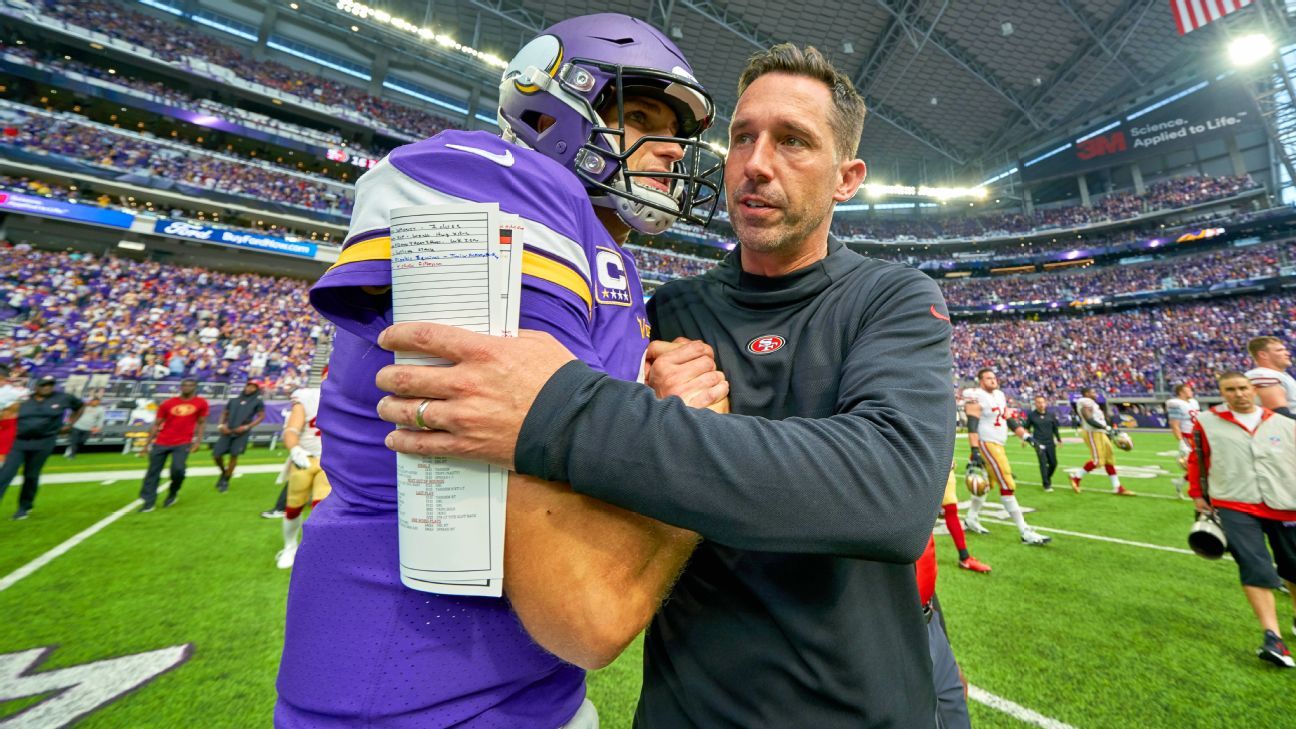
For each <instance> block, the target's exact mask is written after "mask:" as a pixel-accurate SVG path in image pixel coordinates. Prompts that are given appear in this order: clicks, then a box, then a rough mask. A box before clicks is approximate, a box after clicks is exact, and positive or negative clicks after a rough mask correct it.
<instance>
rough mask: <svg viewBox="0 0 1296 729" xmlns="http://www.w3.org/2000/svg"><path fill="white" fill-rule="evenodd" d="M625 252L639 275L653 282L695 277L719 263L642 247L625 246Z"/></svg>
mask: <svg viewBox="0 0 1296 729" xmlns="http://www.w3.org/2000/svg"><path fill="white" fill-rule="evenodd" d="M626 250H628V251H630V253H631V254H632V255H633V256H634V259H635V265H636V266H637V267H638V269H639V273H640V275H641V276H643V277H644V278H646V279H651V280H654V281H669V280H671V279H674V278H683V277H685V276H696V275H698V274H702V273H706V272H707V271H709V270H711V269H712V268H713V267H714V266H715V265H716V264H717V263H719V261H717V260H711V259H706V258H698V257H696V256H690V255H687V254H682V253H672V252H669V251H664V250H661V249H658V248H646V247H644V246H636V245H627V246H626Z"/></svg>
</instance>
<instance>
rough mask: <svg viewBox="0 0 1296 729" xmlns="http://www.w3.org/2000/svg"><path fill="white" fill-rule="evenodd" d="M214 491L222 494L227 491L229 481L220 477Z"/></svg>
mask: <svg viewBox="0 0 1296 729" xmlns="http://www.w3.org/2000/svg"><path fill="white" fill-rule="evenodd" d="M216 490H217V491H219V492H221V493H222V494H223V493H225V492H226V491H229V479H228V478H225V477H224V476H221V477H220V480H218V481H217V482H216Z"/></svg>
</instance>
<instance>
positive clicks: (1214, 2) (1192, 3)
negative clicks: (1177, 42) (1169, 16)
mask: <svg viewBox="0 0 1296 729" xmlns="http://www.w3.org/2000/svg"><path fill="white" fill-rule="evenodd" d="M1250 4H1251V0H1170V12H1172V13H1174V16H1175V25H1176V26H1178V27H1179V35H1184V34H1185V33H1190V32H1192V31H1194V30H1197V29H1198V28H1200V27H1202V26H1203V25H1206V24H1207V23H1209V22H1211V21H1212V20H1219V19H1220V18H1222V17H1224V16H1225V15H1228V14H1229V13H1232V12H1234V11H1237V10H1241V9H1242V8H1245V7H1246V6H1248V5H1250Z"/></svg>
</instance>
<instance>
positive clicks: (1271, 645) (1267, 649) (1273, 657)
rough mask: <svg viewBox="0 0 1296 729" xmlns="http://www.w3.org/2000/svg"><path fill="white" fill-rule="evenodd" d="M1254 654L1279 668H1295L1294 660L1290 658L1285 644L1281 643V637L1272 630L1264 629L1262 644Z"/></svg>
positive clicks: (1295, 662) (1289, 652)
mask: <svg viewBox="0 0 1296 729" xmlns="http://www.w3.org/2000/svg"><path fill="white" fill-rule="evenodd" d="M1256 655H1257V656H1260V660H1262V661H1269V662H1270V663H1272V664H1274V665H1275V666H1278V667H1279V668H1296V661H1293V660H1292V655H1291V651H1289V650H1287V644H1286V643H1283V641H1282V638H1280V637H1278V634H1277V633H1275V632H1273V631H1272V630H1266V631H1265V634H1264V645H1262V646H1260V650H1258V651H1256Z"/></svg>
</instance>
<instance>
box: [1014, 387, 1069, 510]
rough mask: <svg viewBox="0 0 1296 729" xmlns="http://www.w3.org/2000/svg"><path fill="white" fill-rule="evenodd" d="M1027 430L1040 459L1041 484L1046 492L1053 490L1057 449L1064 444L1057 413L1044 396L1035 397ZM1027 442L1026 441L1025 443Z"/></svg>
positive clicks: (1036, 455) (1027, 418)
mask: <svg viewBox="0 0 1296 729" xmlns="http://www.w3.org/2000/svg"><path fill="white" fill-rule="evenodd" d="M1026 430H1029V431H1030V433H1031V435H1032V436H1034V438H1035V457H1036V458H1038V459H1039V467H1040V483H1042V484H1044V490H1045V491H1052V490H1053V474H1054V473H1055V472H1056V471H1057V467H1058V460H1057V447H1058V446H1059V445H1061V444H1062V426H1061V425H1060V424H1059V423H1058V418H1057V415H1056V414H1055V413H1052V412H1050V411H1049V409H1048V400H1045V399H1044V396H1043V395H1036V396H1035V409H1034V410H1032V411H1030V413H1029V414H1028V415H1027V416H1026ZM1023 442H1025V441H1023Z"/></svg>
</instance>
